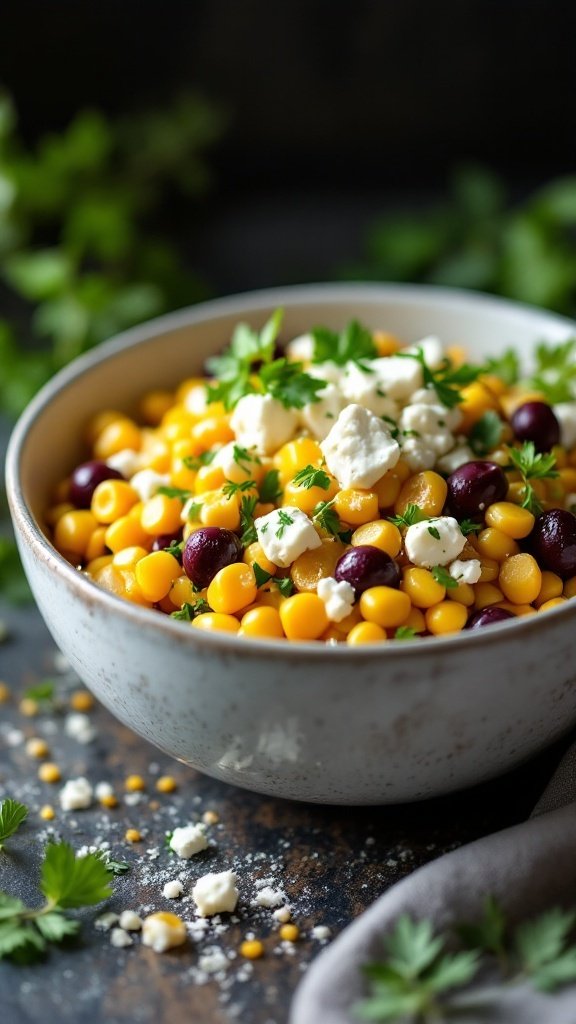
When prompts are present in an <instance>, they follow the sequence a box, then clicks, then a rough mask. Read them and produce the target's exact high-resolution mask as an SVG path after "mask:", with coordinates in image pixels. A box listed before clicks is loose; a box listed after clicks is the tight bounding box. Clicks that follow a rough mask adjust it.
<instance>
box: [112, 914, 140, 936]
mask: <svg viewBox="0 0 576 1024" xmlns="http://www.w3.org/2000/svg"><path fill="white" fill-rule="evenodd" d="M118 924H119V925H120V927H121V928H123V929H124V931H126V932H139V931H140V929H141V927H142V918H141V917H138V914H136V913H135V912H134V911H133V910H124V911H122V913H121V914H120V920H119V921H118Z"/></svg>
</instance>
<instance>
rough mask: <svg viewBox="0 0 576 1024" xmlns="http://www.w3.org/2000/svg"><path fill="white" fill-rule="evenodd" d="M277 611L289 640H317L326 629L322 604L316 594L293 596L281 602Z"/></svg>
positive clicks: (326, 618) (325, 616)
mask: <svg viewBox="0 0 576 1024" xmlns="http://www.w3.org/2000/svg"><path fill="white" fill-rule="evenodd" d="M279 611H280V620H281V622H282V628H283V629H284V632H285V634H286V636H287V637H288V639H289V640H317V639H318V637H320V636H321V635H322V633H323V632H324V630H325V629H327V628H328V616H327V615H326V609H325V608H324V602H323V601H321V600H320V598H319V597H318V595H317V594H308V593H302V594H294V595H293V596H292V597H289V598H287V599H286V601H283V602H282V604H281V606H280V609H279Z"/></svg>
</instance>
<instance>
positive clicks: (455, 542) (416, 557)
mask: <svg viewBox="0 0 576 1024" xmlns="http://www.w3.org/2000/svg"><path fill="white" fill-rule="evenodd" d="M436 534H438V536H436ZM404 544H405V548H406V554H407V555H408V558H409V559H410V561H411V562H412V563H413V564H414V565H421V566H424V567H425V568H427V569H431V568H432V566H433V565H448V563H449V562H452V561H454V559H455V558H458V555H459V554H460V552H461V551H462V549H463V547H464V545H465V544H466V537H465V536H464V534H463V533H462V531H461V529H460V526H459V524H458V520H457V519H453V518H452V516H440V517H439V518H438V519H425V520H424V521H423V522H421V523H414V525H413V526H409V527H408V529H407V530H406V536H405V538H404Z"/></svg>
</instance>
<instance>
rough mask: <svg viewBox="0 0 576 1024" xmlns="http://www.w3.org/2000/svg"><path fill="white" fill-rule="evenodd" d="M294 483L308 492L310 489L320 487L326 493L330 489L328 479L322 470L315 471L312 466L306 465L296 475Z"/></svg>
mask: <svg viewBox="0 0 576 1024" xmlns="http://www.w3.org/2000/svg"><path fill="white" fill-rule="evenodd" d="M294 483H295V484H298V486H299V487H304V488H305V489H306V490H310V488H311V487H321V488H322V490H323V491H327V490H328V488H329V487H330V477H329V476H328V473H325V472H324V470H323V469H316V468H315V467H314V466H310V465H308V466H305V467H304V469H300V470H299V471H298V472H297V473H296V476H295V477H294Z"/></svg>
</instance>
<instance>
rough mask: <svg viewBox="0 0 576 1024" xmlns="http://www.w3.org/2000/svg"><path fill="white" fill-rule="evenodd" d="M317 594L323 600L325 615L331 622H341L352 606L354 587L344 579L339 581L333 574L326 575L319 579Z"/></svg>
mask: <svg viewBox="0 0 576 1024" xmlns="http://www.w3.org/2000/svg"><path fill="white" fill-rule="evenodd" d="M317 594H318V597H319V598H320V599H321V600H322V601H323V602H324V608H325V609H326V615H327V616H328V618H329V619H330V621H331V622H341V621H342V619H345V618H346V616H347V615H349V614H350V612H351V611H352V608H353V607H354V598H355V593H354V587H352V586H351V585H350V583H347V582H346V580H342V581H341V582H340V583H339V582H338V581H337V580H335V579H334V577H333V576H327V577H326V578H325V579H323V580H320V581H319V583H318V587H317Z"/></svg>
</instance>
